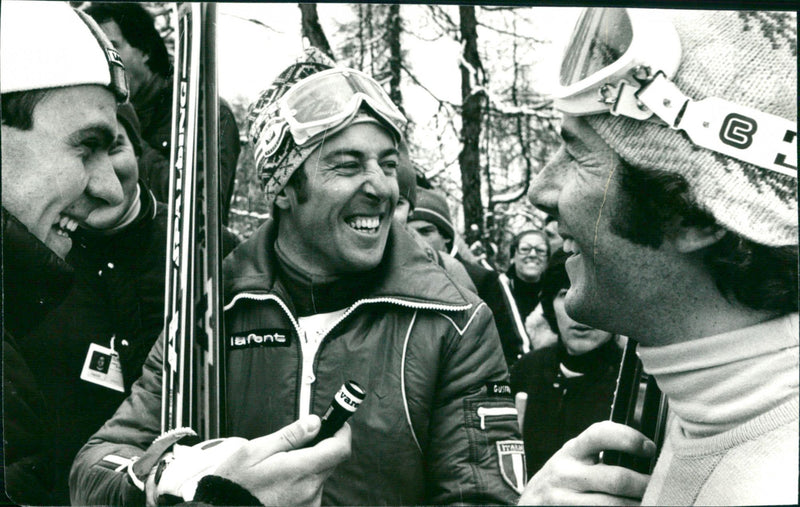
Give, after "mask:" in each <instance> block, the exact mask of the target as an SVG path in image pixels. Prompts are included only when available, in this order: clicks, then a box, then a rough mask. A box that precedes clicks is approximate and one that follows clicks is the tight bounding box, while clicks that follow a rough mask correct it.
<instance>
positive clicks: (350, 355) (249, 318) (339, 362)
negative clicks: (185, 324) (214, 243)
mask: <svg viewBox="0 0 800 507" xmlns="http://www.w3.org/2000/svg"><path fill="white" fill-rule="evenodd" d="M275 234H276V231H275V228H274V227H273V224H272V223H271V222H268V223H266V224H265V225H264V226H262V227H261V228H260V229H259V230H258V231H257V232H256V233H255V234H254V235H253V237H251V238H250V239H249V240H248V241H246V242H245V243H243V244H242V245H240V247H239V248H237V249H236V250H235V251H234V252H233V253H232V254H231V255H230V256H228V258H226V260H225V277H224V279H225V285H226V291H225V292H226V295H225V325H226V335H225V337H224V340H225V344H226V350H227V370H226V375H227V391H226V394H227V396H226V407H227V423H228V434H229V435H232V436H240V437H245V438H256V437H259V436H263V435H266V434H269V433H272V432H274V431H277V430H278V429H280V428H281V427H283V426H285V425H287V424H289V423H291V422H292V421H294V420H296V419H297V418H298V417H299V416H300V415H301V414H305V413H308V412H311V413H315V414H318V415H322V414H323V413H324V412H325V410H326V409H327V408H328V405H329V404H330V401H331V399H332V398H333V395H334V393H335V392H336V391H337V390H338V389H339V388H340V387H341V385H342V384H343V383H344V382H345V381H347V380H355V381H356V382H358V383H359V384H360V385H361V386H363V387H364V388H365V390H366V392H367V396H366V399H365V400H364V402H363V403H362V404H361V406H360V408H359V409H358V411H357V412H356V413H355V415H353V417H352V418H351V419H350V421H349V422H350V425H351V428H352V435H353V452H352V457H351V458H350V459H349V460H348V461H347V462H345V463H342V464H341V465H339V467H338V468H337V469H336V471H335V472H334V474H333V475H332V476H331V477H330V478H329V480H328V481H327V482H326V484H325V487H324V492H323V498H322V503H323V504H324V505H413V504H423V503H425V504H450V503H467V504H470V503H472V504H514V503H516V500H517V498H518V495H519V492H520V491H521V488H522V487H523V486H524V481H525V477H526V475H525V470H524V452H523V445H522V441H521V440H520V437H519V429H518V426H517V418H516V409H515V408H514V403H513V399H512V398H511V395H510V388H509V386H508V372H507V368H506V364H505V360H504V356H503V352H502V348H501V345H500V341H499V338H498V336H497V331H496V328H495V325H494V321H493V318H492V314H491V312H490V310H489V309H488V307H487V306H486V304H485V303H483V302H482V301H481V300H480V299H478V298H477V296H475V295H474V294H472V293H471V292H469V291H467V290H465V289H463V288H461V287H460V286H458V285H456V284H454V283H453V282H452V281H451V279H450V278H449V277H448V275H447V274H446V273H445V272H444V270H442V269H441V268H440V267H439V266H438V265H437V264H436V263H434V262H432V261H430V260H429V259H428V258H427V257H426V256H425V254H424V253H423V252H422V250H421V249H419V247H417V246H416V243H415V242H414V240H413V239H412V238H411V237H410V236H408V235H407V234H406V233H405V232H404V231H402V230H399V229H397V228H393V230H392V233H391V235H390V239H389V242H388V245H387V252H386V256H387V257H385V259H384V262H386V263H388V269H387V270H386V271H385V273H386V274H385V276H384V277H383V278H382V279H381V280H380V281H379V282H378V283H377V285H375V286H374V287H373V289H372V290H371V293H369V294H364V296H363V298H361V299H360V300H358V301H356V302H355V303H353V304H352V305H350V306H349V307H348V308H347V309H346V310H345V311H344V312H343V313H341V315H340V316H339V317H337V319H336V320H334V321H333V322H331V323H330V324H329V325H328V326H327V328H326V329H321V330H320V334H321V341H320V344H319V347H318V348H317V349H316V351H315V353H314V354H313V357H303V347H302V345H301V341H302V340H306V338H307V337H306V336H305V333H304V331H303V329H302V328H301V326H300V324H299V322H298V319H297V317H296V316H295V315H294V314H293V312H292V310H291V308H292V305H291V302H290V301H288V296H287V292H286V290H285V289H284V288H283V287H282V286H281V282H280V281H278V280H277V277H276V276H275V266H276V259H275V257H274V256H275V254H274V250H273V249H272V246H273V244H274V240H275ZM161 354H162V340H159V342H157V344H156V346H155V347H154V349H153V351H152V352H151V355H150V357H149V358H148V360H147V362H146V364H145V368H144V370H145V371H144V375H143V377H142V378H141V379H140V380H139V381H138V383H137V385H135V386H134V389H133V393H132V395H131V396H130V397H129V398H128V399H127V400H126V401H125V402H124V403H123V404H122V406H121V407H120V408H119V410H118V411H117V413H116V414H115V415H114V417H113V418H112V419H111V420H110V421H108V422H107V423H106V424H105V425H104V426H103V428H101V429H100V431H98V432H97V433H96V434H95V435H94V436H93V437H92V438H91V439H90V441H89V442H88V443H87V445H86V446H84V448H83V449H82V450H81V452H80V454H79V455H78V457H77V458H76V460H75V463H74V465H73V470H72V476H71V482H70V484H71V492H72V499H73V502H77V503H81V504H98V503H103V504H116V505H124V504H127V503H129V502H141V501H142V498H143V497H142V496H141V493H137V491H138V490H136V491H131V488H133V489H135V488H134V487H133V486H132V485H131V484H130V483H129V481H128V479H127V476H126V475H125V474H124V472H122V471H115V470H118V469H119V468H120V466H119V465H118V464H117V465H114V464H113V463H115V462H116V463H119V462H120V458H123V459H124V458H131V457H134V456H139V455H141V454H142V453H143V452H144V449H145V448H147V446H148V445H149V444H150V443H151V442H152V440H153V439H155V438H156V437H157V436H158V432H159V425H160V407H161ZM109 456H116V457H115V458H111V461H108V457H109Z"/></svg>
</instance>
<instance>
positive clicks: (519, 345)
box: [408, 188, 528, 368]
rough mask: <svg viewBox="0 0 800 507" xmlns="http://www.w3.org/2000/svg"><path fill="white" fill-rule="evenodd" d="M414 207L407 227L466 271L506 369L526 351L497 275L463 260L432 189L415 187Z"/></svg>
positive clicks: (443, 207)
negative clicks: (496, 337)
mask: <svg viewBox="0 0 800 507" xmlns="http://www.w3.org/2000/svg"><path fill="white" fill-rule="evenodd" d="M417 194H418V196H419V197H418V199H417V205H416V206H415V208H414V211H413V213H411V214H410V215H409V217H408V227H409V228H410V229H412V230H414V231H416V232H417V233H418V234H419V235H420V236H421V237H422V238H423V239H424V240H425V241H427V243H428V244H429V245H430V246H431V247H433V248H434V249H435V250H436V251H438V252H440V253H442V254H443V255H442V257H448V256H450V258H455V259H456V260H457V261H458V262H459V263H461V265H462V266H463V267H464V269H466V271H467V275H469V277H470V279H471V280H472V284H473V285H474V287H475V288H476V289H477V294H478V296H480V298H481V299H482V300H483V301H485V302H486V304H487V305H488V306H489V308H490V309H491V310H492V314H493V315H494V320H495V324H496V325H497V332H498V334H499V336H500V342H501V344H502V345H503V356H504V357H505V358H506V364H507V365H508V367H509V368H511V366H512V365H513V364H514V363H515V362H516V361H517V359H519V357H520V356H521V355H522V354H523V353H525V352H526V351H527V350H528V349H527V348H526V346H527V340H525V341H523V340H522V336H523V335H520V333H519V332H518V331H517V330H516V329H515V325H514V318H513V316H512V308H511V306H510V305H509V301H508V300H507V299H505V298H504V297H503V288H502V286H501V284H500V279H499V278H500V275H499V274H498V273H497V272H496V271H494V270H491V269H487V268H485V267H483V266H481V265H479V264H478V263H475V262H471V261H468V260H466V259H464V258H463V257H462V256H461V254H460V252H459V251H458V249H457V247H456V245H455V242H456V241H457V237H456V236H457V235H456V232H455V228H454V227H453V222H452V220H451V219H450V208H449V207H448V206H447V200H446V199H445V198H444V196H443V195H442V194H440V193H438V192H436V191H434V190H428V189H426V188H419V189H418V190H417Z"/></svg>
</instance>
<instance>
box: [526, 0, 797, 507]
mask: <svg viewBox="0 0 800 507" xmlns="http://www.w3.org/2000/svg"><path fill="white" fill-rule="evenodd" d="M579 24H580V25H579V27H578V28H576V30H575V32H574V34H573V38H572V40H571V42H570V46H569V47H568V50H567V53H566V54H565V58H564V60H563V63H562V70H561V85H562V88H561V89H560V91H559V92H558V94H557V99H556V102H555V103H556V105H557V107H559V109H561V111H562V112H564V113H565V114H564V120H563V123H562V126H561V135H562V138H563V141H564V143H563V147H562V149H561V151H560V152H559V153H558V154H557V155H556V157H555V159H554V160H552V161H551V162H550V163H549V164H548V165H547V166H546V167H545V168H544V169H543V171H542V173H541V174H539V175H538V177H537V178H536V179H534V180H533V181H532V183H531V190H530V194H529V197H530V200H531V202H532V203H533V204H535V205H536V206H538V207H539V208H541V209H543V210H545V211H547V212H548V213H550V214H552V215H554V216H555V217H557V219H558V229H559V234H561V236H562V237H563V238H564V250H565V251H566V252H568V253H569V254H570V256H569V258H568V259H567V261H566V270H567V273H568V275H569V279H570V282H571V285H570V289H569V291H568V292H567V294H566V297H565V300H564V305H565V308H566V311H567V313H568V314H569V315H570V317H572V318H573V319H575V320H578V321H580V322H582V323H585V324H588V325H591V326H592V327H596V328H600V329H604V330H608V331H611V332H615V333H619V334H624V335H627V336H629V337H630V338H631V339H633V340H635V341H637V342H638V343H639V348H638V354H639V356H640V358H641V360H642V363H643V365H644V369H645V371H646V372H647V373H649V374H651V375H653V376H654V377H655V379H656V381H657V382H658V385H659V388H660V389H661V390H662V391H663V392H664V394H665V395H666V396H667V399H668V401H669V407H670V413H671V418H670V422H669V427H668V430H667V436H666V439H665V441H664V445H663V448H662V450H661V454H660V456H659V458H658V462H657V464H656V465H655V469H654V470H653V472H652V476H648V475H642V474H638V473H635V472H632V471H629V470H626V469H622V468H620V467H612V466H606V465H603V464H600V463H598V459H597V458H598V454H599V453H600V452H601V451H603V450H607V449H614V450H622V451H625V452H629V453H634V454H638V455H652V454H653V452H654V451H655V446H654V445H653V443H652V442H650V441H649V440H647V439H645V438H644V437H643V436H642V435H641V434H639V433H638V432H636V431H635V430H632V429H630V428H627V427H624V426H621V425H616V424H612V423H608V422H606V423H600V424H599V425H595V426H593V427H591V428H589V429H588V430H587V431H586V432H584V433H583V434H581V435H580V436H578V437H576V438H575V439H573V440H572V441H570V442H568V443H567V444H565V445H564V447H563V448H562V449H561V450H560V451H559V452H558V453H556V454H555V456H554V457H553V458H552V459H551V460H550V461H549V462H548V463H547V464H545V466H544V467H543V468H542V470H541V471H540V472H539V473H538V474H537V475H536V476H534V478H533V479H532V480H531V482H530V483H529V484H528V486H527V488H526V491H525V494H524V495H523V497H522V499H521V503H523V504H532V503H544V504H555V503H566V504H584V505H589V504H599V503H603V504H609V503H612V504H628V503H632V504H638V503H639V501H640V499H641V502H642V504H646V505H650V504H655V505H690V504H700V505H727V504H737V505H742V504H793V503H796V502H797V495H798V481H797V468H798V314H797V303H798V301H797V276H798V273H797V262H798V257H797V243H798V226H797V193H796V192H797V158H796V154H797V94H796V89H797V67H796V63H797V62H796V59H797V32H796V15H795V14H794V13H777V12H700V11H696V12H686V11H684V12H681V11H674V12H669V13H666V12H658V13H647V12H642V11H635V10H622V9H589V10H587V11H585V13H584V15H583V16H582V17H581V18H580V21H579ZM598 97H600V98H602V100H598ZM609 112H610V113H613V114H608V113H609Z"/></svg>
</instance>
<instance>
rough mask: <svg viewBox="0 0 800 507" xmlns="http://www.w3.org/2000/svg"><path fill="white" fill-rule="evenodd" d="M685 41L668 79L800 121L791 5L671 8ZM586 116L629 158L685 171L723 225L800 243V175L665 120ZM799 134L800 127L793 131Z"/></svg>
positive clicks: (695, 94)
mask: <svg viewBox="0 0 800 507" xmlns="http://www.w3.org/2000/svg"><path fill="white" fill-rule="evenodd" d="M664 15H665V16H669V17H670V19H671V20H672V21H673V23H674V26H675V28H676V31H677V33H678V36H679V38H680V42H681V50H682V53H681V61H680V66H679V68H678V71H677V73H676V75H675V76H673V77H672V78H671V81H672V82H673V83H675V85H677V87H678V88H679V89H680V90H681V91H682V92H683V93H684V94H686V95H687V96H688V97H690V98H691V99H693V100H702V99H704V98H706V97H719V98H722V99H726V100H729V101H732V102H734V103H736V104H739V105H742V106H748V107H752V108H755V109H758V110H761V111H763V112H766V113H771V114H774V115H777V116H780V117H782V118H786V119H788V120H790V121H793V122H794V123H795V124H796V122H797V25H796V23H797V20H796V14H795V13H792V12H745V11H737V12H724V11H669V12H665V13H664ZM586 120H587V121H588V123H589V124H590V125H591V126H592V128H593V129H594V130H595V131H596V132H597V133H598V134H599V135H600V136H601V137H602V138H603V139H604V140H605V141H606V143H607V144H608V145H609V146H610V147H611V148H612V149H613V150H614V151H615V152H617V154H619V156H620V157H621V158H622V159H624V160H625V161H626V162H627V163H629V164H631V165H632V166H634V167H637V168H640V169H659V170H664V171H667V172H672V173H676V174H680V175H681V176H683V177H684V178H685V179H686V180H687V181H688V183H689V188H690V189H691V191H692V193H693V197H694V198H695V200H696V202H697V204H698V205H699V206H700V207H701V208H703V209H705V210H706V211H708V212H710V213H711V214H712V215H713V216H714V218H715V219H716V220H717V222H718V223H719V224H720V225H722V226H723V227H725V228H727V229H729V230H731V231H733V232H735V233H737V234H739V235H741V236H743V237H745V238H748V239H750V240H752V241H754V242H756V243H759V244H763V245H768V246H783V245H796V244H797V243H798V223H797V178H796V177H792V176H788V175H785V174H780V173H777V172H773V171H769V170H767V169H762V168H759V167H756V166H754V165H751V164H748V163H745V162H741V161H739V160H736V159H733V158H730V157H727V156H725V155H721V154H718V153H715V152H712V151H710V150H706V149H703V148H699V147H697V146H695V145H694V144H692V142H691V141H690V140H689V139H688V137H687V136H686V135H685V134H684V133H683V132H680V131H676V130H672V129H670V128H669V127H667V126H666V125H663V124H658V123H654V122H648V121H637V120H633V119H630V118H625V117H621V116H612V115H610V114H602V115H592V116H587V117H586ZM795 135H796V129H795Z"/></svg>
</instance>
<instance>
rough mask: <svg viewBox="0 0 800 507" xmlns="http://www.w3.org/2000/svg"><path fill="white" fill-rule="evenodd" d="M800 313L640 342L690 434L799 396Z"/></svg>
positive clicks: (726, 426) (710, 431)
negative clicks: (668, 340) (658, 342)
mask: <svg viewBox="0 0 800 507" xmlns="http://www.w3.org/2000/svg"><path fill="white" fill-rule="evenodd" d="M798 334H800V332H799V331H798V314H797V313H791V314H788V315H784V316H782V317H779V318H776V319H773V320H769V321H766V322H762V323H760V324H756V325H754V326H751V327H747V328H743V329H738V330H736V331H732V332H729V333H723V334H718V335H715V336H710V337H707V338H700V339H697V340H689V341H686V342H683V343H676V344H672V345H665V346H661V347H645V346H642V345H640V346H639V347H638V351H637V352H638V354H639V357H640V358H641V360H642V364H643V365H644V370H645V371H646V372H647V373H649V374H651V375H653V376H655V378H656V381H657V382H658V386H659V388H660V389H661V391H662V392H663V393H664V394H666V395H667V397H668V399H669V406H670V410H672V411H673V412H674V413H675V414H676V415H677V416H678V417H679V418H680V419H681V421H680V422H681V427H682V429H683V432H684V434H686V435H687V436H688V437H690V438H701V437H708V436H712V435H716V434H719V433H722V432H724V431H727V430H730V429H732V428H734V427H736V426H739V425H741V424H743V423H745V422H747V421H749V420H750V419H752V418H754V417H756V416H758V415H760V414H763V413H764V412H766V411H767V410H770V409H771V408H774V407H776V406H778V405H780V404H782V403H784V402H786V401H789V400H791V399H792V398H797V395H798Z"/></svg>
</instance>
